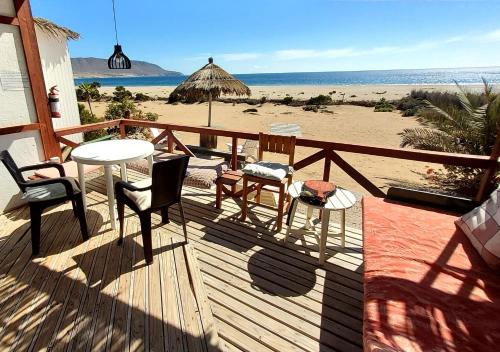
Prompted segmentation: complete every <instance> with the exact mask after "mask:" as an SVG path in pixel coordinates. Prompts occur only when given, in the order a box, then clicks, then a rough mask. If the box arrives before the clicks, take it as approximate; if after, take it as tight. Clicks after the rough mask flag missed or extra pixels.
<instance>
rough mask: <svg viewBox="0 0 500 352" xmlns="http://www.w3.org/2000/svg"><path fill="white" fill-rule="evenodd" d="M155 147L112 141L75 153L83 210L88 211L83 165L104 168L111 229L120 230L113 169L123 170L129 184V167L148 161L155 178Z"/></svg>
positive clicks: (72, 155)
mask: <svg viewBox="0 0 500 352" xmlns="http://www.w3.org/2000/svg"><path fill="white" fill-rule="evenodd" d="M153 152H154V145H153V144H152V143H150V142H147V141H141V140H134V139H116V140H109V141H101V142H94V143H89V144H84V145H81V146H79V147H77V148H75V149H74V150H73V151H72V152H71V159H73V160H74V161H76V163H77V165H78V179H79V181H80V187H81V190H82V194H83V195H84V197H83V206H84V208H85V211H87V201H86V197H85V174H84V169H83V165H85V164H88V165H103V166H104V175H105V177H106V189H107V193H108V203H109V215H110V218H111V228H112V229H113V230H115V229H116V210H115V190H114V185H113V169H112V166H113V165H117V164H118V165H120V166H121V170H120V173H121V178H122V180H123V181H127V168H126V163H127V162H130V161H133V160H137V159H143V158H147V159H148V163H149V173H150V175H151V171H152V165H153Z"/></svg>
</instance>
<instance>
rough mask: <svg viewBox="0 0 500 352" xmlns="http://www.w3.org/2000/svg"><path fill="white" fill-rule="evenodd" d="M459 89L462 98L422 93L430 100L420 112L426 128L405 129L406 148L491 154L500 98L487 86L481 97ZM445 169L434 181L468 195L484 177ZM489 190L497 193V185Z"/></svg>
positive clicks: (472, 171)
mask: <svg viewBox="0 0 500 352" xmlns="http://www.w3.org/2000/svg"><path fill="white" fill-rule="evenodd" d="M458 88H459V93H458V94H450V93H438V92H431V93H429V94H426V93H423V92H421V91H419V92H418V95H419V96H424V97H427V98H429V102H428V103H427V106H426V108H424V109H420V110H419V112H418V120H419V122H421V124H422V125H423V126H422V127H419V128H410V129H405V130H404V131H403V133H402V134H401V135H402V141H401V146H402V147H406V146H411V147H414V148H417V149H425V150H433V151H439V152H448V153H461V154H473V155H490V154H491V151H492V150H493V147H494V144H495V140H496V138H497V130H498V125H499V123H500V95H498V94H494V93H493V92H492V89H491V86H490V85H488V84H487V83H486V82H484V92H483V93H481V94H477V93H470V92H467V91H466V90H465V89H464V88H462V87H460V86H458ZM414 95H417V94H414ZM432 99H436V100H432ZM456 100H458V103H459V105H458V106H457V104H456ZM441 104H443V105H441ZM444 168H445V170H444V172H442V173H437V174H436V175H434V177H433V178H432V181H434V182H436V183H437V184H438V185H440V186H441V187H443V188H448V189H452V190H454V191H459V192H461V193H465V194H467V195H472V194H473V193H475V192H476V190H477V189H478V187H479V182H480V179H481V176H482V175H483V173H484V171H483V170H481V169H474V168H470V167H459V166H450V165H445V166H444ZM488 187H489V188H491V189H493V188H494V187H496V185H494V184H491V185H488Z"/></svg>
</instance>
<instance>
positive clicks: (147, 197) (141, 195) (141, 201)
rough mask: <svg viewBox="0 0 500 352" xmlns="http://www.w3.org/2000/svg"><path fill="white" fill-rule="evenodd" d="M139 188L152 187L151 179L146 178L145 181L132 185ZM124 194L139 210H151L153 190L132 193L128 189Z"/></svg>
mask: <svg viewBox="0 0 500 352" xmlns="http://www.w3.org/2000/svg"><path fill="white" fill-rule="evenodd" d="M132 185H134V186H135V187H137V188H144V187H149V186H151V178H145V179H144V180H140V181H137V182H134V183H132ZM123 193H125V195H126V196H127V198H128V199H130V200H131V201H132V202H134V203H135V205H137V208H139V210H141V211H142V210H146V209H149V208H151V190H150V189H148V190H146V191H130V190H128V189H124V190H123Z"/></svg>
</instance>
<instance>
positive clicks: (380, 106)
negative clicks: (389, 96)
mask: <svg viewBox="0 0 500 352" xmlns="http://www.w3.org/2000/svg"><path fill="white" fill-rule="evenodd" d="M393 110H394V106H393V105H392V104H391V103H389V102H388V101H387V100H385V98H382V99H380V100H379V101H378V102H377V104H375V109H374V111H375V112H391V111H393Z"/></svg>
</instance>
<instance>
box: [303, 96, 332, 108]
mask: <svg viewBox="0 0 500 352" xmlns="http://www.w3.org/2000/svg"><path fill="white" fill-rule="evenodd" d="M331 104H333V100H332V97H331V96H329V95H323V94H320V95H318V96H317V97H311V98H310V99H309V100H308V101H307V104H306V105H331Z"/></svg>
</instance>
